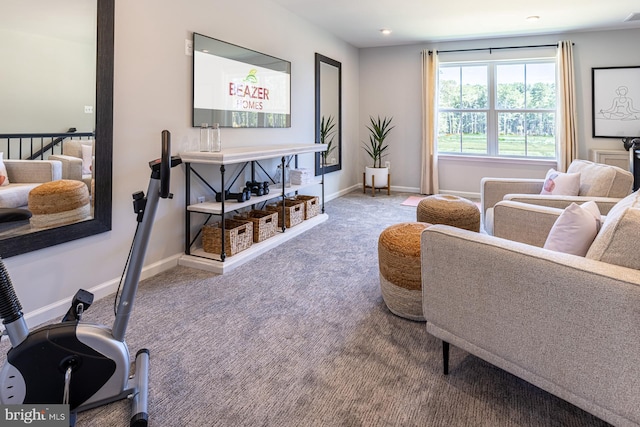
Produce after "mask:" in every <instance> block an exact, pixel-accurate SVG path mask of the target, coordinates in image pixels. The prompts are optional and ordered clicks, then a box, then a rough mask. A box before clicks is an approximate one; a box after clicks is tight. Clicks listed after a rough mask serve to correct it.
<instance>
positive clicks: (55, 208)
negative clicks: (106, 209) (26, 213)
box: [29, 179, 91, 228]
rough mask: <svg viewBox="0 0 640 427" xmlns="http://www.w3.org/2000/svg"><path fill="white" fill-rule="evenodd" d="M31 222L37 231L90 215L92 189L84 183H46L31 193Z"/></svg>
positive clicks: (62, 180)
mask: <svg viewBox="0 0 640 427" xmlns="http://www.w3.org/2000/svg"><path fill="white" fill-rule="evenodd" d="M29 210H30V211H31V213H32V214H33V215H32V216H31V219H30V222H31V225H32V226H33V227H36V228H48V227H58V226H60V225H65V224H71V223H74V222H78V221H82V220H84V219H87V218H89V217H90V215H91V209H90V200H89V190H88V189H87V185H86V184H85V183H84V182H82V181H75V180H71V179H61V180H57V181H51V182H45V183H44V184H41V185H38V186H37V187H35V188H34V189H33V190H31V191H30V192H29Z"/></svg>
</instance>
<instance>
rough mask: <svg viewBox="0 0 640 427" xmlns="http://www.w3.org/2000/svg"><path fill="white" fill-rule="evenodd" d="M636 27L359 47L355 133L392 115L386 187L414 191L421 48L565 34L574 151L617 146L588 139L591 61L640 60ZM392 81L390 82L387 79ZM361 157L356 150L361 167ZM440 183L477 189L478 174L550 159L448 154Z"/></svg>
mask: <svg viewBox="0 0 640 427" xmlns="http://www.w3.org/2000/svg"><path fill="white" fill-rule="evenodd" d="M639 39H640V29H629V30H618V31H594V32H581V33H567V34H554V35H544V36H536V37H513V38H496V39H485V40H470V41H459V42H448V43H433V44H420V45H407V46H397V47H384V48H370V49H361V50H360V82H361V90H360V94H361V96H360V124H361V127H360V140H366V139H367V138H368V134H367V130H366V128H365V127H364V124H365V123H366V122H367V120H368V116H369V115H374V116H376V115H378V114H380V115H388V116H394V122H395V124H396V128H395V129H394V130H393V131H392V134H391V136H390V137H389V140H390V142H391V147H390V155H389V156H388V158H387V160H389V161H390V162H391V176H392V182H391V185H392V187H395V188H396V189H404V190H408V191H419V187H420V158H419V153H420V144H421V142H420V139H421V107H420V105H421V100H420V99H421V70H420V61H421V58H420V52H421V51H422V50H424V49H432V50H434V49H435V50H451V49H471V48H487V47H498V46H530V45H538V44H553V43H557V42H558V41H559V40H572V41H573V42H574V43H575V45H574V58H575V78H576V87H577V88H578V90H577V92H578V94H577V98H578V105H577V111H578V122H579V128H578V141H579V142H578V144H579V157H580V158H582V159H588V158H589V150H591V149H620V150H622V149H623V147H622V142H621V141H620V140H619V139H609V138H593V137H592V136H591V135H592V132H591V68H592V67H615V66H637V65H640V50H639V49H638V48H637V40H639ZM389 82H395V84H389ZM367 161H368V158H367V157H366V154H365V153H364V152H361V157H360V162H361V168H364V165H365V164H366V162H367ZM439 164H440V169H439V180H440V190H441V191H442V192H448V193H454V194H455V193H458V194H461V195H475V196H477V195H478V194H479V192H480V180H481V179H482V177H484V176H501V177H523V178H524V177H533V178H543V177H544V175H545V173H546V171H547V170H548V169H549V167H552V166H553V164H552V163H549V162H537V163H536V162H527V163H523V162H508V161H491V160H488V159H487V160H478V159H462V158H452V157H451V156H449V157H448V158H446V159H441V160H440V163H439Z"/></svg>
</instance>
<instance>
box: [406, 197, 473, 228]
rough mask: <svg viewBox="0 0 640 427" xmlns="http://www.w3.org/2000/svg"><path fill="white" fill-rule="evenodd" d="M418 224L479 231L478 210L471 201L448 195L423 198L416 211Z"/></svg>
mask: <svg viewBox="0 0 640 427" xmlns="http://www.w3.org/2000/svg"><path fill="white" fill-rule="evenodd" d="M416 219H417V221H418V222H427V223H429V224H445V225H451V226H454V227H458V228H463V229H465V230H471V231H476V232H477V231H480V209H478V207H477V206H476V204H475V203H473V202H472V201H471V200H467V199H465V198H462V197H458V196H452V195H449V194H436V195H433V196H428V197H425V198H424V199H422V200H420V202H419V203H418V208H417V210H416Z"/></svg>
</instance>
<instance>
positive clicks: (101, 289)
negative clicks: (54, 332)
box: [24, 253, 182, 329]
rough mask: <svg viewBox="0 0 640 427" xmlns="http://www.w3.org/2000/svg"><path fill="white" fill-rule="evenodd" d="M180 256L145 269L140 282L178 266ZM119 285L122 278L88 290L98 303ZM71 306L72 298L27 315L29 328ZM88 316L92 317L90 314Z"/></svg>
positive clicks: (177, 255)
mask: <svg viewBox="0 0 640 427" xmlns="http://www.w3.org/2000/svg"><path fill="white" fill-rule="evenodd" d="M180 256H182V253H179V254H176V255H172V256H170V257H168V258H165V259H162V260H160V261H158V262H155V263H153V264H150V265H148V266H146V267H143V269H142V271H141V273H140V280H145V279H148V278H150V277H153V276H155V275H156V274H159V273H162V272H163V271H166V270H169V269H170V268H173V267H175V266H177V265H178V260H179V259H180ZM119 283H120V277H118V278H116V279H113V280H110V281H108V282H105V283H101V284H99V285H97V286H94V287H93V288H90V289H87V290H88V291H89V292H91V293H92V294H93V296H94V300H95V301H97V300H99V299H102V298H104V297H107V296H109V295H111V294H114V293H115V292H116V290H117V289H118V284H119ZM70 304H71V298H65V299H63V300H59V301H56V302H54V303H51V304H49V305H46V306H44V307H42V308H39V309H37V310H34V311H32V312H30V313H27V314H25V316H24V319H25V321H26V322H27V326H28V327H29V329H31V328H34V327H36V326H38V325H42V324H43V323H48V322H51V321H53V320H55V319H58V318H61V317H62V316H64V314H65V313H66V312H67V310H68V309H69V305H70ZM88 316H90V314H89V315H88Z"/></svg>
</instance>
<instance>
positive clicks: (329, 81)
mask: <svg viewBox="0 0 640 427" xmlns="http://www.w3.org/2000/svg"><path fill="white" fill-rule="evenodd" d="M316 143H319V144H327V145H328V146H329V148H328V149H327V151H326V152H325V153H318V154H317V156H316V175H321V174H322V167H323V166H324V172H325V173H328V172H333V171H337V170H340V169H342V64H341V63H340V62H338V61H335V60H333V59H331V58H327V57H326V56H323V55H320V54H319V53H316Z"/></svg>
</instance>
